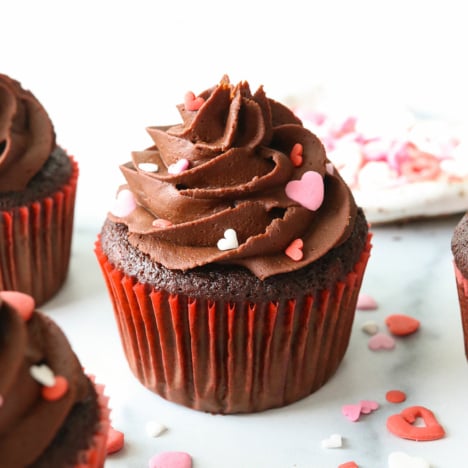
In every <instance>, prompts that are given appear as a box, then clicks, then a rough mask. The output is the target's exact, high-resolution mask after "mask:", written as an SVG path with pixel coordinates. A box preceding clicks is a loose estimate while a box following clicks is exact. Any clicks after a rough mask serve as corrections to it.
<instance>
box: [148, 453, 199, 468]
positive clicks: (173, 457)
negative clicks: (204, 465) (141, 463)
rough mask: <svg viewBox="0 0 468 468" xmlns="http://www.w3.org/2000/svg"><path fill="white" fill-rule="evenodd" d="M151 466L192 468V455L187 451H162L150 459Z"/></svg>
mask: <svg viewBox="0 0 468 468" xmlns="http://www.w3.org/2000/svg"><path fill="white" fill-rule="evenodd" d="M149 468H192V457H191V456H190V455H189V454H188V453H185V452H161V453H158V454H156V455H154V456H153V457H152V458H151V459H150V461H149Z"/></svg>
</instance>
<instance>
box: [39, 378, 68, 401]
mask: <svg viewBox="0 0 468 468" xmlns="http://www.w3.org/2000/svg"><path fill="white" fill-rule="evenodd" d="M54 380H55V381H54V385H52V386H46V387H42V390H41V395H42V398H44V400H47V401H56V400H60V398H62V397H63V395H65V393H67V391H68V380H67V379H66V378H65V377H62V376H61V375H56V376H55V379H54Z"/></svg>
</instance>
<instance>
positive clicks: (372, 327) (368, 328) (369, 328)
mask: <svg viewBox="0 0 468 468" xmlns="http://www.w3.org/2000/svg"><path fill="white" fill-rule="evenodd" d="M361 329H362V331H363V332H365V333H367V334H368V335H375V334H376V333H377V332H378V331H379V326H378V325H377V323H375V322H374V321H373V320H369V321H367V322H364V323H363V324H362V326H361Z"/></svg>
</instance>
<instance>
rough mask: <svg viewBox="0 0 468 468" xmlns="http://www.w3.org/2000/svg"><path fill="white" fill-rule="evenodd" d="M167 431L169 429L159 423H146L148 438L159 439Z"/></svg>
mask: <svg viewBox="0 0 468 468" xmlns="http://www.w3.org/2000/svg"><path fill="white" fill-rule="evenodd" d="M166 430H167V427H166V426H164V425H163V424H161V423H158V422H157V421H148V422H147V423H146V434H147V435H148V437H158V436H160V435H161V434H162V433H163V432H165V431H166Z"/></svg>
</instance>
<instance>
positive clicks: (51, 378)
mask: <svg viewBox="0 0 468 468" xmlns="http://www.w3.org/2000/svg"><path fill="white" fill-rule="evenodd" d="M29 372H30V373H31V376H32V377H33V379H34V380H36V381H37V382H39V383H40V384H42V385H44V386H46V387H53V386H54V385H55V375H54V373H53V372H52V370H51V369H50V367H49V366H47V365H46V364H40V365H37V366H36V365H35V366H31V367H30V368H29Z"/></svg>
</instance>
